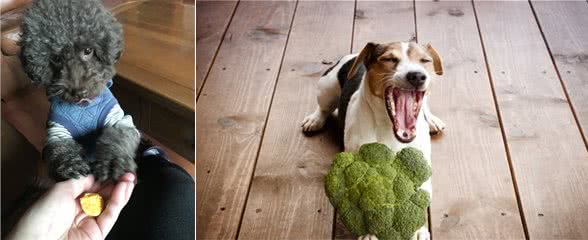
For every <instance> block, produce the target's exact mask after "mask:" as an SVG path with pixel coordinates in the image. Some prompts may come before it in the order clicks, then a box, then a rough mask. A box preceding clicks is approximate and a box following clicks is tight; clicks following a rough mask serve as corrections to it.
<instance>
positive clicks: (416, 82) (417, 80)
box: [406, 72, 427, 87]
mask: <svg viewBox="0 0 588 240" xmlns="http://www.w3.org/2000/svg"><path fill="white" fill-rule="evenodd" d="M406 80H408V82H409V83H410V84H412V85H413V86H415V87H420V86H422V85H423V84H425V81H426V80H427V75H425V74H423V73H422V72H408V73H407V74H406Z"/></svg>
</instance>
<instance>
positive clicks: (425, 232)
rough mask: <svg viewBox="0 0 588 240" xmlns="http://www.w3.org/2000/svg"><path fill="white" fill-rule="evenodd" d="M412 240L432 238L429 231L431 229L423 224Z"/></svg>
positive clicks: (429, 239) (428, 239)
mask: <svg viewBox="0 0 588 240" xmlns="http://www.w3.org/2000/svg"><path fill="white" fill-rule="evenodd" d="M412 240H431V234H430V233H429V229H427V227H425V226H423V227H421V228H420V229H419V230H417V231H416V232H415V233H414V236H413V237H412Z"/></svg>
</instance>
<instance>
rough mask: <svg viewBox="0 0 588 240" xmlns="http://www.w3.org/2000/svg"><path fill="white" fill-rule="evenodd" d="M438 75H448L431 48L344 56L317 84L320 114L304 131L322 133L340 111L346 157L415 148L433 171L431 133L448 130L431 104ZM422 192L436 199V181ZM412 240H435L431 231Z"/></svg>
mask: <svg viewBox="0 0 588 240" xmlns="http://www.w3.org/2000/svg"><path fill="white" fill-rule="evenodd" d="M435 74H436V75H442V74H443V64H442V61H441V58H440V57H439V54H438V53H437V51H436V50H435V49H434V48H433V47H432V46H431V45H430V44H427V45H426V46H422V45H419V44H417V43H414V42H394V43H386V44H377V43H368V44H367V45H366V46H365V47H364V48H363V50H362V51H361V53H359V55H357V54H350V55H347V56H344V57H343V58H341V59H340V60H339V61H338V62H337V63H336V64H335V65H334V66H333V67H331V68H330V69H328V70H327V71H326V72H325V73H324V74H323V76H322V77H321V78H320V80H319V82H318V108H317V109H316V111H314V112H313V113H312V114H310V115H308V116H306V118H305V119H304V120H303V122H302V130H303V131H304V132H310V131H316V130H319V129H321V128H322V127H323V125H324V124H325V121H326V119H327V117H328V116H329V115H330V114H331V113H332V112H333V111H334V110H335V109H337V108H338V117H339V118H340V120H341V121H343V123H344V145H345V151H351V152H356V151H357V150H358V149H359V147H360V146H361V145H363V144H366V143H372V142H378V143H383V144H386V145H387V146H388V147H390V148H391V149H392V150H393V151H400V150H401V149H402V148H404V147H408V146H410V147H415V148H417V149H419V150H421V151H422V152H423V154H424V156H425V158H426V160H427V162H428V163H429V165H430V164H431V137H430V135H429V133H439V132H441V131H442V130H444V129H445V124H444V123H443V121H441V120H440V119H439V118H437V117H435V116H434V115H433V114H432V113H431V111H430V110H429V106H428V103H427V100H428V90H429V86H430V83H431V80H432V78H433V77H434V76H435ZM420 188H421V189H423V190H425V191H427V192H428V193H429V194H430V195H431V194H432V186H431V179H429V180H427V181H426V182H425V183H423V185H422V186H420ZM360 239H376V237H375V236H373V235H366V236H361V237H360ZM413 239H418V240H425V239H430V234H429V231H428V229H427V226H426V225H425V226H423V227H422V228H421V229H419V230H418V231H417V232H416V233H415V234H414V236H413Z"/></svg>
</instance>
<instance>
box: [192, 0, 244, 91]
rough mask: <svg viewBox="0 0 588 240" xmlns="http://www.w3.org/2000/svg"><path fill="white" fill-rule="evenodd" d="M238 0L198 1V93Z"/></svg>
mask: <svg viewBox="0 0 588 240" xmlns="http://www.w3.org/2000/svg"><path fill="white" fill-rule="evenodd" d="M236 6H237V1H196V29H197V30H196V46H197V47H196V94H198V93H200V89H201V88H202V84H204V78H206V72H207V71H208V69H209V68H210V66H211V65H212V61H213V58H214V54H215V53H216V51H217V50H218V48H219V47H220V44H221V41H222V36H223V34H224V33H225V31H226V29H227V28H228V27H229V24H230V22H231V16H232V15H233V12H234V10H235V7H236Z"/></svg>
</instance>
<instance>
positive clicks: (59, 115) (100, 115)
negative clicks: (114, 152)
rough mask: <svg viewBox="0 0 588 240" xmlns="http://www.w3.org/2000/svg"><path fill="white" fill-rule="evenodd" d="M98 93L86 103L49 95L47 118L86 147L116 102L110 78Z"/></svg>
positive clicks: (91, 141) (90, 143)
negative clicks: (49, 107) (49, 106)
mask: <svg viewBox="0 0 588 240" xmlns="http://www.w3.org/2000/svg"><path fill="white" fill-rule="evenodd" d="M106 86H107V87H106V88H104V90H102V92H101V93H100V95H98V97H96V98H95V99H93V100H92V101H91V102H89V104H87V105H81V104H76V103H70V102H65V101H63V100H62V99H60V98H59V97H51V98H50V99H49V102H50V104H51V110H50V112H49V118H48V120H49V121H50V122H54V123H58V124H60V125H62V126H63V127H64V128H65V129H67V131H69V133H70V134H71V137H72V138H73V139H74V140H76V141H78V142H79V143H81V144H82V145H84V146H86V147H90V148H92V147H91V146H92V145H94V143H95V140H96V137H97V136H98V135H99V134H100V130H101V129H102V128H103V127H104V123H105V120H106V116H107V115H108V113H110V111H111V110H112V108H113V107H114V106H115V105H117V104H118V101H117V100H116V98H115V97H114V96H113V95H112V92H110V89H109V88H110V87H111V86H112V80H110V81H108V83H107V85H106Z"/></svg>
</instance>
